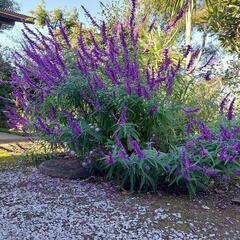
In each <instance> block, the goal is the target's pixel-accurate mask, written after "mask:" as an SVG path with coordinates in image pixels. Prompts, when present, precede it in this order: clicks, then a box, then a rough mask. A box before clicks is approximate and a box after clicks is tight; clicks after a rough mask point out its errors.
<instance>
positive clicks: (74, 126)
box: [71, 121, 82, 136]
mask: <svg viewBox="0 0 240 240" xmlns="http://www.w3.org/2000/svg"><path fill="white" fill-rule="evenodd" d="M71 128H72V129H73V130H74V132H75V134H76V135H77V136H79V135H81V134H82V130H81V128H80V127H79V124H78V122H77V121H72V122H71Z"/></svg>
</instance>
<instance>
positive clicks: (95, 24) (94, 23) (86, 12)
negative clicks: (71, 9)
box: [81, 5, 101, 29]
mask: <svg viewBox="0 0 240 240" xmlns="http://www.w3.org/2000/svg"><path fill="white" fill-rule="evenodd" d="M81 7H82V9H83V11H84V12H85V14H86V16H87V17H88V18H89V19H90V20H91V22H92V24H93V26H95V27H97V28H98V29H101V28H100V26H99V25H98V24H97V22H96V21H95V19H94V18H93V17H92V15H91V14H90V13H89V12H88V11H87V9H86V8H85V7H84V6H83V5H81Z"/></svg>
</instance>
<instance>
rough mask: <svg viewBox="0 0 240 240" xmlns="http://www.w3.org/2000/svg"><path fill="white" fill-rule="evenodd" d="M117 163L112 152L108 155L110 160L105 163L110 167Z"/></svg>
mask: <svg viewBox="0 0 240 240" xmlns="http://www.w3.org/2000/svg"><path fill="white" fill-rule="evenodd" d="M114 162H115V159H114V158H113V155H112V153H111V152H109V154H108V158H107V159H106V161H105V163H106V164H108V165H113V164H114Z"/></svg>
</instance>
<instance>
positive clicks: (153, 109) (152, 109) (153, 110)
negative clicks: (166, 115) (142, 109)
mask: <svg viewBox="0 0 240 240" xmlns="http://www.w3.org/2000/svg"><path fill="white" fill-rule="evenodd" d="M150 111H151V112H152V113H156V112H157V111H158V104H157V103H155V104H154V105H153V106H152V107H151V109H150Z"/></svg>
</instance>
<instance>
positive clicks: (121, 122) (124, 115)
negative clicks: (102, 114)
mask: <svg viewBox="0 0 240 240" xmlns="http://www.w3.org/2000/svg"><path fill="white" fill-rule="evenodd" d="M126 114H127V107H126V106H123V108H122V113H121V117H120V119H119V121H118V124H126V122H127V116H126Z"/></svg>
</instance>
